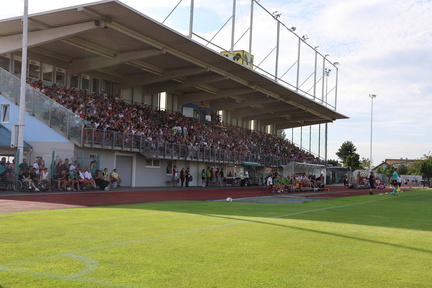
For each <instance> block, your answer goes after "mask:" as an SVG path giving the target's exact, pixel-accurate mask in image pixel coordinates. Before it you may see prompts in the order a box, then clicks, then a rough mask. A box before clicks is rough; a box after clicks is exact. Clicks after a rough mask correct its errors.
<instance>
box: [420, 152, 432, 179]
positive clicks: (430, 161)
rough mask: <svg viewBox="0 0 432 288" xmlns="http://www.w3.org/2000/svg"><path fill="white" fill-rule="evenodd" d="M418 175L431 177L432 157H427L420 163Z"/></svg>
mask: <svg viewBox="0 0 432 288" xmlns="http://www.w3.org/2000/svg"><path fill="white" fill-rule="evenodd" d="M420 173H421V175H422V176H425V177H428V178H430V177H432V156H428V157H427V158H426V159H424V160H422V161H421V164H420Z"/></svg>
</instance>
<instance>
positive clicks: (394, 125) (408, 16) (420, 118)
mask: <svg viewBox="0 0 432 288" xmlns="http://www.w3.org/2000/svg"><path fill="white" fill-rule="evenodd" d="M88 2H92V1H83V0H69V1H67V3H66V2H62V1H57V0H55V1H53V0H29V13H30V14H31V13H37V12H42V11H47V10H52V9H57V8H63V7H66V6H73V5H77V4H82V3H88ZM93 2H97V1H93ZM122 2H123V3H125V4H126V5H128V6H130V7H132V8H134V9H135V10H137V11H139V12H141V13H143V14H146V15H148V16H150V17H152V18H155V19H157V20H159V21H162V20H164V19H165V17H166V16H167V15H168V13H169V12H170V11H171V9H172V8H173V7H174V6H175V5H176V4H177V3H178V2H179V1H178V0H164V1H143V0H123V1H122ZM23 3H24V1H23V0H21V1H11V2H10V3H9V5H8V7H7V9H2V10H1V11H0V19H4V18H9V17H15V16H19V15H20V14H22V11H23ZM189 3H190V1H189V0H183V2H182V3H181V5H180V6H183V7H180V8H179V9H178V10H177V11H180V12H177V13H182V12H181V11H187V9H188V8H187V6H188V5H189ZM214 3H215V1H213V0H201V1H200V0H195V5H196V6H197V7H203V8H204V9H205V10H206V14H205V17H206V18H207V19H209V21H208V23H209V26H208V27H207V26H206V27H199V28H196V30H198V29H200V30H199V32H200V33H206V31H203V30H205V29H209V30H211V31H208V32H209V35H210V34H214V32H215V31H217V30H218V29H219V28H220V25H219V23H224V22H225V21H226V20H227V19H228V18H227V17H229V13H230V12H231V7H232V1H231V0H220V1H217V3H218V5H214ZM237 3H238V5H239V7H240V8H239V10H238V16H237V17H241V15H242V13H244V16H245V18H246V16H247V15H246V14H247V13H248V11H247V7H248V6H249V5H250V4H249V3H250V1H249V0H237ZM243 4H244V5H243ZM260 4H261V5H263V6H264V7H266V8H267V9H268V10H269V11H276V10H277V11H280V12H281V13H282V15H281V17H280V20H281V21H282V22H283V23H286V24H291V25H293V26H296V27H297V30H296V33H298V34H299V35H303V34H307V35H308V36H309V38H310V40H309V43H311V45H313V46H318V45H319V46H320V48H319V49H320V51H321V52H322V53H328V54H330V59H331V61H333V62H334V61H337V62H339V63H340V64H341V65H340V66H339V87H338V109H337V110H338V112H340V113H342V114H344V115H347V116H349V117H350V119H348V120H339V121H336V122H335V123H332V124H330V125H329V143H328V144H329V150H328V158H329V159H336V158H337V156H336V155H335V152H336V151H337V150H338V149H339V147H340V146H341V145H342V143H343V142H344V141H347V140H349V141H352V142H353V143H354V145H355V146H356V147H357V152H358V153H359V154H360V156H361V157H364V158H369V151H370V125H371V122H370V116H371V115H370V113H371V100H370V98H369V94H376V95H377V97H376V99H375V100H374V115H373V116H374V121H373V157H372V158H373V164H374V165H377V164H379V163H381V161H383V160H384V159H386V158H409V159H418V158H420V157H422V156H423V155H424V154H429V153H430V151H432V145H431V143H432V113H430V111H431V110H432V81H431V80H430V77H431V76H432V65H431V63H432V25H431V24H430V23H432V20H431V15H432V1H426V0H423V1H421V0H413V1H405V0H362V1H358V0H343V1H342V0H296V1H294V0H261V1H260ZM242 7H245V8H244V9H243V8H242ZM227 15H228V16H227ZM201 17H203V16H202V15H201ZM180 18H182V17H179V15H177V16H176V15H175V14H173V15H172V16H171V17H170V18H169V19H168V21H167V22H166V23H165V24H167V25H169V26H176V27H177V28H180V29H187V28H186V27H187V22H183V23H175V21H177V20H178V19H180ZM183 18H184V17H183ZM183 21H187V20H184V19H183ZM215 23H217V25H212V24H215ZM247 25H248V23H247V20H245V21H244V27H243V29H247V27H248V26H247ZM245 27H246V28H245ZM183 32H185V30H184V31H183Z"/></svg>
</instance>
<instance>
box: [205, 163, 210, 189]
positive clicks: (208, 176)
mask: <svg viewBox="0 0 432 288" xmlns="http://www.w3.org/2000/svg"><path fill="white" fill-rule="evenodd" d="M205 173H206V183H205V186H206V187H208V186H209V184H210V181H211V172H210V167H207V170H205Z"/></svg>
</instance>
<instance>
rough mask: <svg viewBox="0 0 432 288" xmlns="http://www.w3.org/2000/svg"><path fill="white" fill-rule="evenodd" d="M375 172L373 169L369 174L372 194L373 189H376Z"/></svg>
mask: <svg viewBox="0 0 432 288" xmlns="http://www.w3.org/2000/svg"><path fill="white" fill-rule="evenodd" d="M375 188H376V187H375V174H374V172H373V171H371V173H370V175H369V194H370V195H372V194H373V192H372V189H375Z"/></svg>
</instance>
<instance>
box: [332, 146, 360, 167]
mask: <svg viewBox="0 0 432 288" xmlns="http://www.w3.org/2000/svg"><path fill="white" fill-rule="evenodd" d="M356 151H357V148H356V147H355V146H354V144H353V143H352V142H351V141H345V142H344V143H343V144H342V145H341V147H340V148H339V150H338V152H336V156H338V157H339V158H340V159H341V160H342V162H343V163H345V160H346V159H347V157H348V156H349V155H352V154H354V153H355V152H356Z"/></svg>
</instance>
